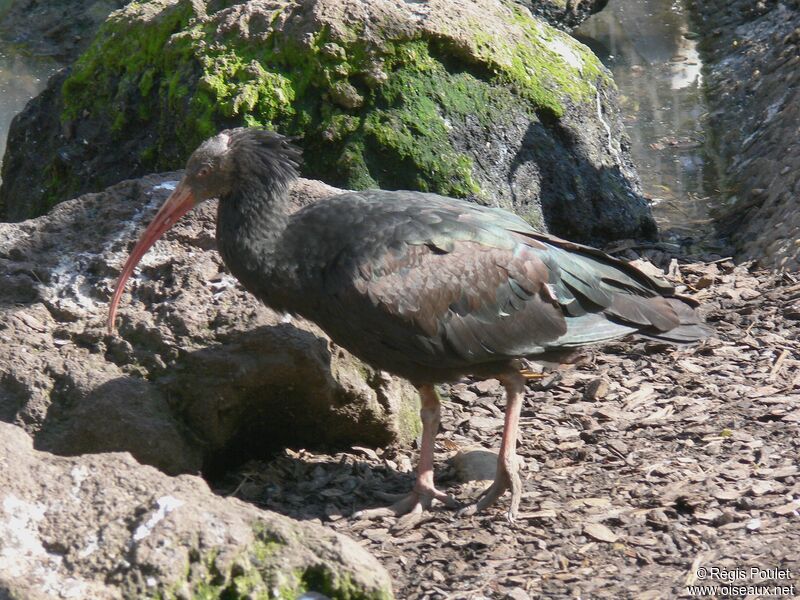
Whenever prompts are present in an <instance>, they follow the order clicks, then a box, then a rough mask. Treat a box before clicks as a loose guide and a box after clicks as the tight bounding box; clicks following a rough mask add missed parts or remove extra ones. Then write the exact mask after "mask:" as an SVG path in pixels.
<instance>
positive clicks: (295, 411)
mask: <svg viewBox="0 0 800 600" xmlns="http://www.w3.org/2000/svg"><path fill="white" fill-rule="evenodd" d="M179 176H180V174H179V173H172V174H166V175H160V176H155V175H154V176H149V177H146V178H144V179H141V180H137V181H128V182H124V183H121V184H118V185H117V186H115V187H113V188H111V189H109V190H106V191H105V192H102V193H100V194H91V195H88V196H84V197H82V198H78V199H76V200H73V201H70V202H65V203H63V204H61V205H59V206H58V207H57V209H56V210H54V211H53V212H52V213H51V214H50V215H48V216H45V217H41V218H39V219H35V220H31V221H26V222H23V223H19V224H10V223H2V224H0V306H2V308H3V310H2V311H0V420H4V421H7V422H13V423H15V424H17V425H20V426H21V427H23V428H24V429H25V430H26V431H27V432H28V433H29V434H30V435H31V436H32V437H33V438H34V440H35V444H36V447H37V448H39V449H45V450H49V451H52V452H56V453H59V454H82V453H86V452H104V451H114V450H126V451H129V452H131V453H132V454H133V455H134V456H135V457H136V458H137V459H138V460H140V461H141V462H144V463H147V464H151V465H154V466H157V467H158V468H160V469H162V470H164V471H166V472H168V473H183V472H197V471H198V470H199V469H201V468H202V469H204V470H205V471H206V472H208V473H211V474H214V473H215V472H217V471H219V470H221V469H224V468H226V467H227V466H230V465H231V464H232V463H238V462H240V461H242V460H244V459H246V458H248V457H253V456H258V455H264V454H265V453H267V452H270V451H273V450H275V449H277V448H281V447H284V446H287V445H291V446H294V447H320V446H323V445H325V446H339V447H346V446H350V445H352V444H359V445H366V446H370V445H386V444H388V443H391V442H393V441H396V442H403V441H408V440H410V439H412V438H413V437H414V435H415V434H416V428H417V424H418V420H417V417H416V414H415V413H416V410H417V406H418V400H417V398H416V393H415V391H414V390H413V388H411V386H410V385H408V384H407V383H404V382H402V381H399V380H397V379H393V378H390V377H388V376H387V375H385V374H382V373H377V372H374V371H372V370H371V369H370V368H368V367H367V366H365V365H364V364H363V363H361V362H359V361H357V360H356V359H354V358H353V357H352V356H350V355H349V354H348V353H347V352H346V351H344V350H343V349H341V348H338V347H336V346H334V345H333V344H332V343H331V342H330V341H329V340H328V339H327V337H326V336H325V335H324V334H323V333H322V332H321V331H320V330H319V329H318V328H316V327H315V326H314V325H312V324H310V323H305V322H301V321H289V320H287V319H286V318H285V317H284V316H282V315H278V314H275V313H273V312H272V311H271V310H269V309H267V308H266V307H265V306H263V305H262V304H260V303H259V302H258V301H257V300H256V299H255V298H253V297H251V296H250V295H249V294H248V293H246V292H245V291H244V290H243V289H242V288H241V287H240V286H239V284H238V282H237V281H236V280H235V279H234V278H233V277H232V276H231V275H229V274H228V273H227V272H226V270H225V268H224V266H223V265H222V262H221V259H220V258H219V256H218V255H217V253H216V251H215V250H214V248H215V241H214V230H215V207H214V206H213V205H209V206H202V207H200V208H198V209H197V210H196V211H194V212H193V213H191V214H190V215H187V216H186V217H185V218H184V219H183V220H182V221H181V222H180V223H179V224H178V225H177V226H176V228H175V231H174V233H172V234H171V235H169V236H168V237H167V238H166V240H164V241H163V242H159V244H158V245H157V246H156V247H154V248H153V249H152V251H151V252H150V253H148V255H147V256H146V257H145V259H144V261H143V264H142V267H141V271H140V275H139V276H138V277H136V278H135V280H134V281H133V283H132V285H131V284H129V287H128V289H129V290H130V292H131V293H130V294H127V293H126V294H125V296H124V297H123V303H122V309H121V311H120V318H119V319H118V327H119V334H118V335H109V334H107V332H106V330H105V318H106V313H107V308H108V304H107V302H108V298H109V295H110V292H111V288H112V286H113V285H114V281H115V279H116V276H117V275H118V273H119V269H120V267H121V265H122V263H123V262H124V259H125V257H126V255H127V252H128V250H129V248H130V247H131V245H132V243H133V242H134V241H135V239H136V238H137V237H138V235H139V233H140V229H141V227H142V226H143V225H144V224H145V223H147V222H149V220H150V219H151V218H152V216H153V214H154V211H155V210H156V209H157V208H158V206H159V205H160V204H161V203H162V202H163V200H164V199H165V197H166V196H167V195H168V193H169V191H170V189H171V188H172V187H174V184H175V182H176V180H177V178H178V177H179ZM334 191H336V190H334V189H333V188H329V187H327V186H325V185H323V184H320V183H318V182H312V181H307V180H301V181H300V182H298V184H297V185H296V186H295V188H294V190H293V194H294V197H295V199H296V201H295V205H296V206H299V205H300V204H303V203H308V202H312V201H315V200H316V199H318V198H320V197H323V196H325V195H329V194H331V193H332V192H334Z"/></svg>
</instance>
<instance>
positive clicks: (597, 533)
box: [583, 523, 619, 544]
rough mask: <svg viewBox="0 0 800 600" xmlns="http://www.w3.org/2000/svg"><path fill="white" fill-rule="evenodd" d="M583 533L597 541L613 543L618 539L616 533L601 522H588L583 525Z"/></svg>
mask: <svg viewBox="0 0 800 600" xmlns="http://www.w3.org/2000/svg"><path fill="white" fill-rule="evenodd" d="M583 533H585V534H586V535H588V536H589V537H591V538H594V539H595V540H597V541H598V542H607V543H609V544H613V543H614V542H616V541H617V540H618V539H619V537H618V536H617V534H615V533H614V532H613V531H611V530H610V529H609V528H608V527H606V526H605V525H603V524H602V523H588V524H586V525H584V526H583Z"/></svg>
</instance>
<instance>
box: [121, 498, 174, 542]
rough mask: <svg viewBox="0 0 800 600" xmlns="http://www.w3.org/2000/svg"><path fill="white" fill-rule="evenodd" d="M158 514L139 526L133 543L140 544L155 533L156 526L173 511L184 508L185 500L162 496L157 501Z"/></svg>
mask: <svg viewBox="0 0 800 600" xmlns="http://www.w3.org/2000/svg"><path fill="white" fill-rule="evenodd" d="M156 506H157V508H156V512H154V513H153V514H152V515H150V518H149V519H147V521H146V522H145V523H142V524H141V525H139V527H137V528H136V531H134V532H133V541H134V542H139V541H141V540H143V539H144V538H146V537H147V536H148V535H150V534H151V533H153V529H155V527H156V525H158V524H159V523H160V522H161V521H163V520H164V519H166V518H167V515H168V514H169V513H171V512H172V511H173V510H175V509H177V508H179V507H181V506H183V500H178V499H177V498H175V497H173V496H162V497H161V498H159V499H158V500H156Z"/></svg>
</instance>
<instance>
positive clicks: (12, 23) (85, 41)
mask: <svg viewBox="0 0 800 600" xmlns="http://www.w3.org/2000/svg"><path fill="white" fill-rule="evenodd" d="M129 1H130V0H47V2H41V1H39V0H12V1H11V2H8V3H4V4H9V6H8V8H7V10H4V11H3V10H0V13H2V14H0V36H2V37H3V39H6V40H8V41H10V42H12V43H13V44H15V45H19V46H22V47H24V48H25V50H26V51H27V52H29V53H31V54H36V55H39V56H52V57H54V58H57V59H59V60H62V61H70V60H74V59H75V58H77V56H78V54H80V53H81V52H82V51H83V50H84V49H85V48H86V46H88V45H89V42H91V41H92V37H93V36H94V33H95V31H97V28H98V27H99V26H100V24H101V23H102V22H103V21H104V20H105V19H106V17H107V16H108V14H109V13H110V12H111V11H112V10H116V9H118V8H122V7H123V6H125V5H126V4H127V3H128V2H129Z"/></svg>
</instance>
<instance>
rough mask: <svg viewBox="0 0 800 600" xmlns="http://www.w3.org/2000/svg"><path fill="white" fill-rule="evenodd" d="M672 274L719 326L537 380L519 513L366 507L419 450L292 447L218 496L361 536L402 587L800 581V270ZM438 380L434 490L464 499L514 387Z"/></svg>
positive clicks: (650, 594) (392, 488)
mask: <svg viewBox="0 0 800 600" xmlns="http://www.w3.org/2000/svg"><path fill="white" fill-rule="evenodd" d="M668 271H669V274H670V276H671V277H672V278H673V279H674V280H676V281H677V283H679V284H681V285H683V286H685V292H686V293H688V294H690V295H693V296H694V297H695V298H697V299H698V300H700V301H701V302H702V303H703V306H704V312H705V314H706V317H707V320H708V322H709V323H710V324H711V325H713V327H714V328H715V329H716V332H717V335H718V338H716V339H711V340H708V341H706V342H704V343H702V344H700V345H697V346H689V347H680V348H675V347H671V346H667V345H661V344H654V343H643V342H618V343H614V344H609V345H607V346H605V347H603V348H598V349H594V350H592V352H591V353H590V354H589V355H588V357H587V359H586V360H584V361H583V362H582V363H581V364H579V365H578V366H574V367H571V368H569V369H565V370H560V371H557V372H555V373H553V374H551V375H549V376H548V377H547V378H546V379H545V380H543V381H540V382H536V383H534V382H531V383H530V384H529V391H528V394H527V397H526V403H525V406H524V407H523V410H522V421H521V427H520V430H521V431H520V437H521V441H520V444H519V447H518V452H519V455H520V457H521V459H522V461H523V463H524V464H523V487H524V495H523V499H522V506H521V508H520V511H521V514H520V518H519V519H518V520H517V521H516V522H515V523H513V524H510V523H508V522H507V521H506V519H505V510H506V508H507V503H508V498H507V497H506V498H504V499H501V501H500V502H499V503H498V504H497V505H496V506H495V507H492V509H490V510H489V511H487V512H486V513H485V514H480V515H477V516H474V517H457V516H456V514H455V512H454V511H452V510H449V509H446V508H444V507H442V506H441V505H438V506H435V507H434V509H433V510H432V511H431V512H430V513H428V514H427V515H426V517H425V519H424V520H423V522H421V523H419V524H418V525H416V526H415V527H413V528H411V529H408V530H405V531H396V530H393V526H394V525H395V523H396V520H395V519H393V518H385V519H381V520H377V521H364V520H358V519H353V518H351V517H350V515H351V514H352V513H353V512H354V511H357V510H360V509H364V508H373V507H377V506H383V505H386V501H385V500H381V499H380V498H379V497H378V496H379V494H380V493H382V492H383V493H386V492H389V493H395V492H396V493H401V492H407V491H408V490H409V489H410V488H411V486H412V484H413V478H414V473H413V471H414V465H415V461H416V454H417V451H416V449H415V448H385V449H379V450H372V449H367V448H353V449H351V450H350V451H348V452H340V453H337V454H330V455H328V454H321V453H311V452H307V451H303V450H301V451H291V450H287V451H285V453H283V454H282V455H280V456H278V457H276V458H275V459H274V460H271V461H268V462H264V461H253V462H251V463H248V464H247V465H245V466H244V467H243V468H241V469H240V470H239V471H238V472H237V473H236V474H235V476H232V478H231V482H230V483H231V485H230V487H229V489H227V490H223V491H227V492H228V493H232V492H234V491H235V495H236V496H238V497H240V498H242V499H244V500H247V501H250V502H253V503H255V504H257V505H259V506H262V507H264V508H268V509H270V510H275V511H278V512H281V513H284V514H287V515H289V516H291V517H295V518H300V519H307V520H315V521H318V522H321V523H324V524H326V525H329V526H332V527H333V528H334V529H336V530H337V531H339V532H341V533H343V534H346V535H349V536H351V537H353V538H355V539H357V540H359V541H360V542H361V543H362V544H363V545H364V546H365V547H366V548H368V549H369V550H370V551H371V552H372V553H373V554H374V555H375V556H377V557H378V559H379V560H381V562H382V563H383V564H384V565H385V566H386V568H387V569H388V570H389V571H390V573H391V574H392V576H393V578H394V582H395V593H396V597H397V598H398V599H401V600H416V599H431V600H433V599H436V600H443V599H448V600H450V599H452V600H456V599H464V600H466V599H470V600H480V599H484V598H501V599H502V598H510V599H513V600H525V599H527V598H538V597H553V598H639V599H648V598H678V597H686V596H687V594H688V590H687V585H694V584H703V583H708V584H715V583H716V584H723V583H726V582H724V581H713V580H712V581H709V580H706V581H702V580H699V578H698V572H702V569H701V567H702V568H711V567H718V568H720V569H729V570H730V569H734V568H742V569H748V572H749V569H750V568H751V567H759V568H763V569H768V568H769V569H789V570H790V573H791V575H790V580H788V581H787V580H786V578H785V577H784V578H783V579H781V578H780V577H777V578H774V577H773V578H772V579H769V578H768V579H767V580H766V581H760V579H756V580H750V579H746V580H741V578H740V579H739V580H737V581H738V582H739V583H744V584H749V585H756V584H758V585H770V584H774V585H795V588H796V591H795V593H797V594H800V368H798V367H800V279H798V278H797V277H796V276H792V275H788V274H783V275H781V274H774V273H769V272H766V271H751V270H750V267H749V266H748V265H739V266H735V265H734V264H733V263H732V262H730V261H726V260H722V261H717V262H715V263H711V264H708V263H705V264H704V263H693V264H680V265H678V264H677V263H676V261H672V263H671V267H670V268H669V269H668ZM441 391H442V395H443V397H444V399H445V402H444V406H443V415H442V417H443V418H442V426H441V430H440V433H439V436H438V437H437V448H436V459H437V462H436V480H437V486H438V487H439V488H440V489H444V490H447V491H448V492H451V493H453V494H454V495H455V496H456V498H457V499H458V500H460V501H462V502H467V501H468V500H470V499H471V498H473V497H475V496H476V495H477V494H478V493H479V492H480V490H481V489H482V488H483V487H485V486H486V485H487V482H486V481H480V480H477V481H475V480H473V481H469V480H468V479H469V478H471V477H479V478H480V477H487V476H488V477H491V476H492V473H491V470H492V466H493V461H494V457H493V455H491V454H489V453H488V452H487V450H491V449H495V450H496V449H497V448H498V447H499V443H500V435H501V430H502V424H503V405H504V400H503V396H502V388H501V387H500V386H499V384H498V382H496V381H493V380H490V381H471V380H465V381H464V382H461V383H457V384H454V385H449V386H443V387H442V390H441ZM487 470H488V473H482V471H483V472H485V471H487ZM728 583H732V582H728ZM729 597H745V596H744V595H741V596H736V595H732V596H729ZM754 597H755V596H754ZM776 597H778V596H776ZM786 597H789V596H786Z"/></svg>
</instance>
